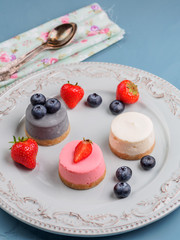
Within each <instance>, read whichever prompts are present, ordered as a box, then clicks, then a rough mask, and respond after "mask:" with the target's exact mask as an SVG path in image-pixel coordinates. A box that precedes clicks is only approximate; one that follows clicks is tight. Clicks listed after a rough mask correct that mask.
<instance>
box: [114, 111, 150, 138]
mask: <svg viewBox="0 0 180 240" xmlns="http://www.w3.org/2000/svg"><path fill="white" fill-rule="evenodd" d="M111 132H112V133H113V134H114V136H116V137H117V138H119V139H121V140H123V141H128V142H138V141H142V140H144V139H146V138H147V137H148V136H149V135H150V134H152V132H153V123H152V121H151V119H150V118H149V117H147V116H146V115H144V114H142V113H138V112H126V113H123V114H120V115H118V116H117V117H116V118H114V120H113V121H112V124H111Z"/></svg>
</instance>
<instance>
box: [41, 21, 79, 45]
mask: <svg viewBox="0 0 180 240" xmlns="http://www.w3.org/2000/svg"><path fill="white" fill-rule="evenodd" d="M76 31H77V25H76V24H75V23H65V24H62V25H59V26H57V27H56V28H54V29H53V30H52V31H50V33H49V36H48V39H47V42H46V43H45V44H46V45H47V46H48V47H50V48H51V49H52V48H60V47H63V46H64V45H67V44H69V43H70V41H71V40H72V38H73V37H74V35H75V33H76Z"/></svg>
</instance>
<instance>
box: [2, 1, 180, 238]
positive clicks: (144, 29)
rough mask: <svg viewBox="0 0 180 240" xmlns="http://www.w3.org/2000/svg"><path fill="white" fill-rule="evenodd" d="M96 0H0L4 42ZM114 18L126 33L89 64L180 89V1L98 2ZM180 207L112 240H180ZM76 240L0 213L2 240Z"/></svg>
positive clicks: (92, 58) (94, 57) (90, 59)
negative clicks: (145, 75) (115, 66)
mask: <svg viewBox="0 0 180 240" xmlns="http://www.w3.org/2000/svg"><path fill="white" fill-rule="evenodd" d="M93 2H94V1H91V0H86V1H83V0H76V1H75V0H61V1H60V0H51V1H49V0H31V1H27V0H14V1H13V0H0V31H1V34H0V42H2V41H4V40H7V39H8V38H11V37H13V36H15V35H17V34H19V33H22V32H24V31H27V30H29V29H31V28H33V27H36V26H38V25H40V24H42V23H44V22H47V21H49V20H51V19H53V18H57V17H59V16H62V15H64V14H67V13H69V12H71V11H74V10H76V9H78V8H81V7H83V6H86V5H89V4H91V3H93ZM97 2H98V3H99V4H100V5H101V7H102V8H103V9H104V10H106V12H107V13H108V15H109V16H110V18H111V19H112V20H113V21H115V22H116V23H117V24H119V25H120V26H121V27H122V28H124V29H125V31H126V35H125V38H124V39H123V40H121V41H120V42H118V43H116V44H114V45H112V46H111V47H109V48H107V49H105V50H103V51H102V52H99V53H97V54H96V55H94V56H92V57H90V58H89V59H87V60H86V61H93V62H113V63H119V64H124V65H129V66H132V67H136V68H140V69H143V70H145V71H148V72H151V73H153V74H155V75H158V76H160V77H162V78H164V79H165V80H167V81H169V82H170V83H172V84H173V85H175V86H176V87H177V88H179V89H180V77H179V75H180V1H179V0H151V1H148V0H111V1H109V0H98V1H97ZM179 221H180V209H177V210H176V211H174V212H173V213H171V214H169V215H168V216H166V217H165V218H163V219H161V220H159V221H157V222H155V223H152V224H150V225H148V226H146V227H144V228H141V229H138V230H136V231H133V232H129V233H125V234H123V235H117V236H111V237H106V238H103V239H112V240H115V239H116V240H117V239H121V240H130V239H133V240H136V239H138V240H141V239H143V240H144V239H147V240H151V239H163V240H166V239H172V240H176V239H179V236H180V227H179ZM6 239H13V240H16V239H17V240H21V239H23V240H41V239H43V240H50V239H51V240H52V239H53V240H59V239H64V240H66V239H74V238H71V237H65V236H58V235H54V234H50V233H46V232H43V231H40V230H37V229H35V228H32V227H30V226H28V225H26V224H23V223H21V222H20V221H18V220H16V219H14V218H13V217H11V216H9V215H8V214H7V213H5V212H4V211H3V210H0V240H6Z"/></svg>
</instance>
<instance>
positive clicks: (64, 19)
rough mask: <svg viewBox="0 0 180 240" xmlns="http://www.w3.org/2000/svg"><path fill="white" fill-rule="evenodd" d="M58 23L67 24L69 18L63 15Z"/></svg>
mask: <svg viewBox="0 0 180 240" xmlns="http://www.w3.org/2000/svg"><path fill="white" fill-rule="evenodd" d="M60 21H61V22H62V23H69V16H68V15H65V16H63V17H60Z"/></svg>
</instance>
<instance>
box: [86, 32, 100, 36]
mask: <svg viewBox="0 0 180 240" xmlns="http://www.w3.org/2000/svg"><path fill="white" fill-rule="evenodd" d="M97 34H98V32H95V31H94V32H92V31H91V32H88V34H87V35H88V37H91V36H94V35H97Z"/></svg>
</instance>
